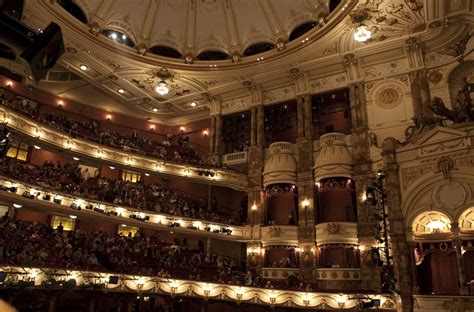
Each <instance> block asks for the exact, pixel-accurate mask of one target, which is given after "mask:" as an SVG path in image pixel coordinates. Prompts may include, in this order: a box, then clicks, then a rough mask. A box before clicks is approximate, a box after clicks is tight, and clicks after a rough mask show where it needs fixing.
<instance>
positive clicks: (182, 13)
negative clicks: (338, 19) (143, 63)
mask: <svg viewBox="0 0 474 312" xmlns="http://www.w3.org/2000/svg"><path fill="white" fill-rule="evenodd" d="M75 3H76V4H77V5H78V6H79V7H80V8H81V9H82V10H83V12H84V13H85V15H86V17H87V20H88V21H89V23H90V24H93V23H97V25H98V26H99V27H100V28H101V29H111V30H118V31H120V32H123V33H124V34H125V35H127V36H128V37H129V38H130V39H131V41H132V42H134V43H135V44H137V45H138V44H142V45H144V46H146V47H148V48H151V47H155V46H164V47H170V48H173V49H174V50H176V51H177V52H179V53H180V54H181V55H183V56H186V55H190V56H192V57H197V56H198V55H200V54H202V52H205V51H220V52H223V53H224V54H227V55H229V56H231V55H233V54H237V55H243V53H244V51H245V50H246V49H247V48H248V47H250V46H251V45H253V44H255V43H264V42H266V43H271V44H274V45H276V44H277V42H278V41H282V42H285V41H286V40H287V39H288V37H289V35H290V33H291V32H292V31H293V30H294V29H295V28H297V27H298V26H300V25H302V24H305V23H307V22H317V21H318V20H319V19H320V18H321V17H323V16H326V15H327V14H328V12H329V1H327V0H291V1H289V0H263V1H255V0H232V1H231V0H133V1H130V0H113V1H101V0H77V1H75Z"/></svg>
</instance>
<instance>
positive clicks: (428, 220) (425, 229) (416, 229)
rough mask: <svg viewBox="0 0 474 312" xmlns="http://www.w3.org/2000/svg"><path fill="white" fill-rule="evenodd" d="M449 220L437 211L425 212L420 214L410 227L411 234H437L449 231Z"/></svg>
mask: <svg viewBox="0 0 474 312" xmlns="http://www.w3.org/2000/svg"><path fill="white" fill-rule="evenodd" d="M451 222H452V221H451V220H450V219H449V217H448V216H446V215H445V214H443V213H441V212H439V211H425V212H423V213H420V214H419V215H418V216H417V217H416V218H415V220H414V221H413V224H412V226H411V228H412V231H413V234H415V235H422V234H437V233H449V232H450V231H451Z"/></svg>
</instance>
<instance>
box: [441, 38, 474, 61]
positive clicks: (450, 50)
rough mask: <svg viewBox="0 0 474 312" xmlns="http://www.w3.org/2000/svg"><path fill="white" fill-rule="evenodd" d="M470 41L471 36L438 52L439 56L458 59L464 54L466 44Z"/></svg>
mask: <svg viewBox="0 0 474 312" xmlns="http://www.w3.org/2000/svg"><path fill="white" fill-rule="evenodd" d="M469 39H471V35H467V36H465V37H464V38H462V39H460V40H458V41H456V42H454V43H452V44H450V45H449V46H448V47H446V48H444V49H441V50H439V51H438V53H439V54H445V55H449V56H453V57H458V56H460V55H463V54H464V51H466V47H467V43H468V42H469Z"/></svg>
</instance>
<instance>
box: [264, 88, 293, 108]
mask: <svg viewBox="0 0 474 312" xmlns="http://www.w3.org/2000/svg"><path fill="white" fill-rule="evenodd" d="M262 97H263V103H265V104H267V103H278V102H281V101H284V100H288V99H294V98H295V87H294V86H293V85H289V86H284V87H281V88H277V89H272V90H268V91H264V92H263V95H262Z"/></svg>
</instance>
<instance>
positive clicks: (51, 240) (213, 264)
mask: <svg viewBox="0 0 474 312" xmlns="http://www.w3.org/2000/svg"><path fill="white" fill-rule="evenodd" d="M0 263H3V264H7V265H21V266H33V267H51V268H67V269H83V270H96V271H110V272H114V273H125V274H138V275H147V276H159V277H165V278H166V277H173V278H182V279H192V280H203V281H211V282H219V283H240V281H238V280H236V278H235V277H234V276H238V274H236V273H237V272H239V263H238V261H236V260H234V259H231V258H229V257H226V256H221V255H215V254H206V253H205V252H204V243H203V242H202V241H200V242H199V243H198V244H197V246H195V248H190V247H189V244H188V242H187V240H186V238H182V239H180V238H175V239H174V241H172V242H170V241H168V242H167V241H164V240H163V239H160V237H159V234H157V233H156V234H153V235H151V236H144V235H141V234H140V232H137V233H136V234H135V236H132V235H131V234H130V235H128V236H124V235H119V234H111V233H106V232H104V231H102V230H97V231H94V232H86V231H83V230H80V229H76V230H74V231H71V232H66V231H63V228H62V225H61V224H60V225H59V226H58V227H57V228H56V229H53V228H52V227H51V226H48V225H46V224H42V223H38V222H29V221H20V220H13V219H11V218H9V217H8V216H7V215H5V216H3V217H2V218H1V220H0Z"/></svg>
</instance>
